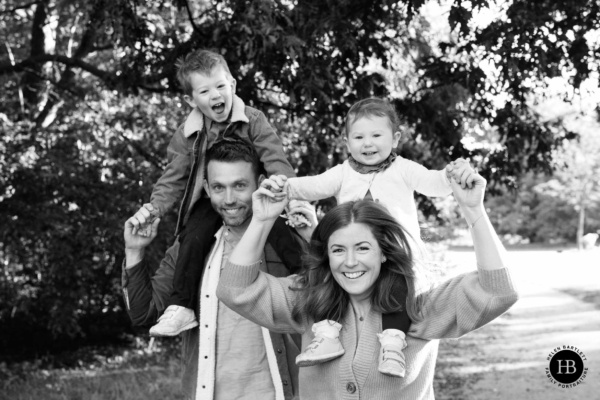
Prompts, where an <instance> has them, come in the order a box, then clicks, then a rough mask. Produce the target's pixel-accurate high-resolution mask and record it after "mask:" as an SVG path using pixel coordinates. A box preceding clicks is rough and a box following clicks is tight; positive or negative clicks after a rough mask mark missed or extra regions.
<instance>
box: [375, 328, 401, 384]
mask: <svg viewBox="0 0 600 400" xmlns="http://www.w3.org/2000/svg"><path fill="white" fill-rule="evenodd" d="M377 336H378V337H379V342H380V343H381V349H380V350H379V368H378V370H379V372H381V373H382V374H385V375H389V376H394V377H396V378H404V375H406V358H405V357H404V352H403V351H402V350H404V348H405V347H406V339H405V338H406V336H405V334H404V332H402V331H400V330H397V329H386V330H385V331H383V332H382V333H378V334H377Z"/></svg>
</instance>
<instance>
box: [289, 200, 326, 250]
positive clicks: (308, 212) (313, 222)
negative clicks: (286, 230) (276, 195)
mask: <svg viewBox="0 0 600 400" xmlns="http://www.w3.org/2000/svg"><path fill="white" fill-rule="evenodd" d="M287 215H288V218H292V216H293V215H301V216H303V217H304V218H305V219H306V220H307V221H308V224H306V223H301V224H299V225H295V226H294V228H296V231H297V232H298V233H299V234H300V236H302V238H303V239H304V240H306V241H307V242H310V237H311V236H312V233H313V232H314V230H315V228H316V226H317V223H318V222H317V212H316V210H315V207H314V206H313V205H312V204H310V203H309V202H308V201H303V200H290V202H289V204H288V210H287ZM288 220H289V219H288Z"/></svg>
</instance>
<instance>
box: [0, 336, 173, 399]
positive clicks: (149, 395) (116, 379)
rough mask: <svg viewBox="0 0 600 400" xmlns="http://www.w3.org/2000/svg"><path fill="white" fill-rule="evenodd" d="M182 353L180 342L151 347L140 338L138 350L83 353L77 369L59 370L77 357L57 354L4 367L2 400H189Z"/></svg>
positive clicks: (166, 341) (1, 372) (0, 374)
mask: <svg viewBox="0 0 600 400" xmlns="http://www.w3.org/2000/svg"><path fill="white" fill-rule="evenodd" d="M179 351H180V348H179V340H178V339H159V340H157V341H156V342H154V343H151V344H150V343H148V342H147V341H145V340H143V339H140V338H137V339H136V340H135V343H134V344H133V345H132V348H119V347H105V348H101V349H98V348H89V349H81V350H79V351H78V353H80V354H82V357H81V359H80V360H79V361H77V362H76V364H77V365H74V366H73V365H71V366H68V367H57V366H56V365H57V364H60V363H61V362H62V361H61V360H62V357H65V358H69V359H72V358H73V355H72V354H68V355H56V356H53V357H52V361H51V362H48V360H46V361H44V360H36V361H34V362H24V363H19V364H13V365H10V366H7V365H6V363H0V399H1V400H39V399H44V400H67V399H68V400H79V399H81V400H96V399H98V400H100V399H102V400H122V399H127V400H138V399H139V400H142V399H145V400H152V399H157V400H158V399H161V400H162V399H175V400H177V399H183V398H184V397H183V395H182V394H181V391H180V387H181V385H180V382H181V380H180V378H181V367H180V361H179ZM84 354H85V355H84ZM84 360H85V361H84Z"/></svg>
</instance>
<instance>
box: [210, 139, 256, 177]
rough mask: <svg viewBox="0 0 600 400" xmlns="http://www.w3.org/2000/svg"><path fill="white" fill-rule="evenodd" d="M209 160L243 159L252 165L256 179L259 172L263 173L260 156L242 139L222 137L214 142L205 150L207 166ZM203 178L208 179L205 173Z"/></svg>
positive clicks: (232, 160)
mask: <svg viewBox="0 0 600 400" xmlns="http://www.w3.org/2000/svg"><path fill="white" fill-rule="evenodd" d="M211 161H220V162H236V161H245V162H247V163H250V164H251V165H252V172H254V176H255V178H256V179H257V180H258V177H259V176H260V174H261V173H263V168H262V163H261V162H260V158H259V157H258V154H257V153H256V150H254V147H252V146H251V145H250V144H249V143H246V142H244V141H242V140H231V139H224V140H221V141H220V142H217V143H215V144H214V145H213V146H212V147H211V148H210V149H208V151H207V152H206V166H207V167H208V163H210V162H211ZM205 170H206V171H208V168H205ZM204 178H205V179H207V180H208V175H205V176H204Z"/></svg>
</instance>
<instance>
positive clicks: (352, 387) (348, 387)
mask: <svg viewBox="0 0 600 400" xmlns="http://www.w3.org/2000/svg"><path fill="white" fill-rule="evenodd" d="M346 390H347V391H348V393H354V392H356V385H355V384H354V383H352V382H348V383H347V384H346Z"/></svg>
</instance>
